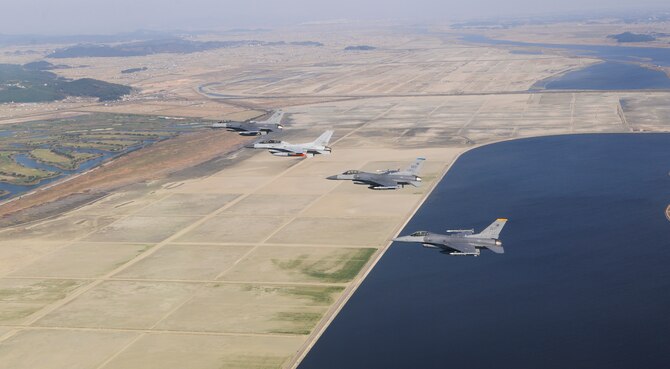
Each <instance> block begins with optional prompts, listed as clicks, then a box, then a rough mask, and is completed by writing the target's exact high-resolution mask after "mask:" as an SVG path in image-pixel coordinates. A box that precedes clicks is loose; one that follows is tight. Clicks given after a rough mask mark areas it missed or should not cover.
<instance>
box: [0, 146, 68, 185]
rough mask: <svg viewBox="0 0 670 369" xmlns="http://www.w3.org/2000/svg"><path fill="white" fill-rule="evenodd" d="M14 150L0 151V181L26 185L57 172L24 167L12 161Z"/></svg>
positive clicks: (52, 175) (54, 174)
mask: <svg viewBox="0 0 670 369" xmlns="http://www.w3.org/2000/svg"><path fill="white" fill-rule="evenodd" d="M15 154H16V152H0V182H6V183H11V184H16V185H22V186H28V185H33V184H37V183H39V182H40V181H43V180H45V179H47V178H51V177H55V176H57V175H58V174H59V173H56V172H50V171H46V170H42V169H34V168H28V167H24V166H23V165H21V164H19V163H17V162H16V161H14V155H15Z"/></svg>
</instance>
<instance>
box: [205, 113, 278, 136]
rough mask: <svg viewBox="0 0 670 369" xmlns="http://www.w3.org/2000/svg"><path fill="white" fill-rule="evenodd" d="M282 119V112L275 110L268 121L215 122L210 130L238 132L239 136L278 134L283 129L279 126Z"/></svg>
mask: <svg viewBox="0 0 670 369" xmlns="http://www.w3.org/2000/svg"><path fill="white" fill-rule="evenodd" d="M283 117H284V112H283V111H281V110H277V111H275V112H274V114H272V116H271V117H270V118H269V119H268V120H264V121H260V122H259V121H255V120H250V121H248V122H217V123H214V124H212V126H211V127H212V128H226V129H227V130H229V131H231V132H238V133H239V134H240V136H261V135H267V134H269V133H272V132H279V131H281V130H282V129H283V128H284V127H283V126H282V125H281V120H282V118H283Z"/></svg>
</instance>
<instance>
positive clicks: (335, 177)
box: [326, 175, 338, 180]
mask: <svg viewBox="0 0 670 369" xmlns="http://www.w3.org/2000/svg"><path fill="white" fill-rule="evenodd" d="M326 179H331V180H332V179H338V178H337V175H334V176H328V177H326Z"/></svg>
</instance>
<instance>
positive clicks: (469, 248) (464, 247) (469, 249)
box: [445, 241, 477, 254]
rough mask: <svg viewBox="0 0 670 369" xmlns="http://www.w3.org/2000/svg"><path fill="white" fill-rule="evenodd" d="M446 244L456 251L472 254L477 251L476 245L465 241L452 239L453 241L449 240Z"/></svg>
mask: <svg viewBox="0 0 670 369" xmlns="http://www.w3.org/2000/svg"><path fill="white" fill-rule="evenodd" d="M445 246H446V247H448V248H450V249H453V250H455V251H458V252H462V253H466V254H471V253H476V252H477V248H476V247H474V246H473V245H471V244H469V243H465V242H455V241H451V242H447V243H446V244H445Z"/></svg>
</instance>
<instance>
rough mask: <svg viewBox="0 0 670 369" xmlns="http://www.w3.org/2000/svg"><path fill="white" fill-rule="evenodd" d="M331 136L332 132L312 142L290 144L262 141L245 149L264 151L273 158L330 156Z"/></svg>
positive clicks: (327, 132)
mask: <svg viewBox="0 0 670 369" xmlns="http://www.w3.org/2000/svg"><path fill="white" fill-rule="evenodd" d="M332 136H333V131H326V132H324V133H323V134H322V135H321V136H319V138H317V139H316V140H314V141H313V142H307V143H302V144H292V143H288V142H285V141H280V140H264V141H259V142H256V143H254V144H253V145H250V146H247V147H250V148H253V149H266V150H268V151H269V152H270V154H272V155H275V156H299V157H303V158H304V157H312V156H314V155H317V154H330V152H331V151H332V150H331V148H330V147H328V142H329V141H330V138H331V137H332Z"/></svg>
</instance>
